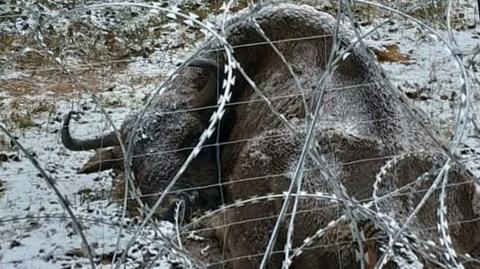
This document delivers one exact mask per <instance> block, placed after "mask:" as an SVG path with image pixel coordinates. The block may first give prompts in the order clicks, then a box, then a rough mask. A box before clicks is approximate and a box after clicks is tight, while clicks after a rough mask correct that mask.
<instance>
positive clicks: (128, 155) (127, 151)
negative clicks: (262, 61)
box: [0, 1, 478, 267]
mask: <svg viewBox="0 0 480 269" xmlns="http://www.w3.org/2000/svg"><path fill="white" fill-rule="evenodd" d="M360 2H364V3H367V2H368V1H360ZM369 3H370V2H369ZM449 4H450V5H451V1H449ZM449 10H450V9H449ZM37 15H38V14H37ZM0 17H1V16H0ZM351 19H352V18H351ZM450 23H451V20H450V21H449V25H450ZM449 33H451V30H450V31H449ZM330 37H331V35H330ZM315 38H326V36H324V37H319V36H315V37H314V36H310V37H302V38H298V39H297V40H293V39H292V40H290V39H285V40H277V41H265V42H257V43H251V44H242V45H238V46H237V47H240V46H243V47H249V46H263V45H272V44H279V43H282V42H291V41H300V40H308V39H315ZM359 40H360V41H361V38H360V39H359ZM447 45H448V44H447ZM232 48H235V47H234V46H231V47H228V49H227V47H226V50H225V51H228V50H230V49H232ZM212 51H218V50H212ZM132 62H133V61H132ZM330 67H332V66H330ZM17 68H18V67H17ZM240 68H241V67H240ZM53 70H61V71H65V70H67V69H66V67H65V66H61V67H59V68H56V69H50V71H53ZM68 70H74V69H70V67H69V69H68ZM33 71H35V72H38V71H41V70H33ZM45 71H48V70H47V69H46V70H45ZM71 75H72V73H70V74H69V76H71ZM47 82H48V81H47ZM370 85H371V84H370ZM368 86H369V85H353V86H352V87H343V88H341V89H337V90H344V89H346V88H349V89H355V88H358V87H367V88H368ZM466 87H468V86H466ZM300 96H301V94H295V95H288V96H274V97H268V98H258V99H256V100H248V101H244V102H237V103H230V104H228V103H226V102H225V103H223V106H222V105H220V106H219V105H215V106H205V107H201V108H192V109H179V110H175V111H166V112H165V114H174V113H189V112H194V111H198V110H201V109H217V110H219V111H220V110H221V109H223V108H228V107H231V106H235V105H243V104H250V103H253V102H263V101H265V100H266V101H268V102H270V101H274V100H281V99H284V98H292V97H300ZM462 99H463V97H462ZM94 101H95V100H94ZM95 102H96V101H95ZM267 104H268V103H267ZM320 105H321V104H320ZM102 112H103V114H105V115H107V114H106V113H105V111H102ZM274 114H275V113H274ZM460 114H461V113H459V114H458V115H460ZM275 115H276V114H275ZM107 117H108V116H107ZM462 117H463V116H462ZM140 118H141V117H140ZM391 119H392V118H381V119H375V120H370V121H365V123H368V122H380V121H386V120H391ZM394 119H395V120H398V119H399V118H398V117H395V118H394ZM282 120H283V119H282ZM457 120H458V118H457ZM109 122H110V125H112V126H114V125H113V123H112V122H111V120H109ZM320 122H322V121H320ZM325 122H327V121H325ZM287 123H288V121H287ZM361 123H363V122H361ZM463 123H464V119H461V120H460V121H457V125H456V130H455V133H457V132H459V128H461V127H459V126H460V125H461V124H463ZM355 124H359V122H355ZM114 128H115V127H114ZM423 128H425V127H423ZM210 130H211V129H210ZM287 135H290V136H291V135H292V134H288V133H284V134H281V135H273V136H271V137H261V138H256V137H255V138H248V139H237V140H234V141H222V142H216V143H212V144H208V145H207V144H206V143H203V144H202V143H199V144H198V145H197V146H196V147H185V148H177V149H171V150H162V151H158V152H153V153H150V152H149V153H146V154H136V155H134V154H131V152H132V151H131V150H130V149H131V145H132V144H133V143H130V144H128V143H127V145H128V147H129V149H122V151H123V156H126V158H118V159H103V160H101V162H102V161H113V160H115V161H123V162H124V165H125V168H126V169H127V171H126V174H127V178H128V177H129V176H130V174H131V173H129V171H128V169H129V168H128V167H129V165H128V160H129V159H130V160H131V159H132V158H136V157H142V156H151V155H154V154H164V153H176V152H179V151H195V150H197V149H198V150H201V149H203V148H206V147H219V146H225V145H232V144H237V143H243V142H249V141H255V140H263V139H269V138H279V137H284V136H287ZM460 137H461V135H460ZM459 141H460V140H455V143H458V142H459ZM130 142H131V141H130ZM455 143H454V144H455ZM306 148H308V147H306ZM395 156H397V155H393V156H382V157H379V158H372V159H362V160H356V161H353V162H352V163H350V164H356V163H360V162H364V161H365V162H366V161H372V160H384V159H389V158H392V157H395ZM460 162H461V163H463V161H460ZM350 164H345V163H340V164H339V165H341V166H344V165H350ZM184 166H185V167H186V166H188V163H186V164H185V165H184ZM323 168H324V169H325V168H328V167H323ZM316 169H319V168H316ZM308 171H310V170H309V169H308V168H302V169H301V173H305V172H308ZM25 174H27V173H23V175H25ZM180 174H181V173H180ZM2 176H13V174H12V175H9V174H3V173H2ZM275 176H287V177H290V175H287V173H283V174H282V175H265V176H259V177H252V178H243V179H228V181H227V182H219V183H217V184H210V185H208V186H207V185H205V186H198V187H194V188H183V189H180V190H174V189H173V188H171V189H168V188H167V190H166V191H164V192H158V193H155V194H146V195H144V194H139V195H135V197H133V198H132V197H127V195H126V194H127V193H128V189H129V186H128V182H127V181H126V185H125V198H124V199H123V201H124V202H125V203H126V201H127V200H128V199H137V200H138V199H140V198H144V197H147V195H149V196H160V199H159V200H158V201H157V204H158V205H159V204H160V202H161V200H162V198H161V197H163V196H164V195H165V194H171V193H179V192H182V191H191V190H200V189H203V188H206V187H210V186H211V187H221V186H227V185H228V184H232V183H241V182H245V181H248V180H260V179H270V178H273V177H275ZM333 179H334V180H336V179H335V178H333ZM62 181H63V180H62ZM62 181H60V182H62ZM472 181H473V180H470V181H469V182H470V183H471V182H472ZM57 182H58V181H57ZM65 182H66V180H65ZM174 182H175V180H173V181H172V182H171V186H173V184H174ZM449 184H451V183H446V179H445V180H444V181H443V184H442V186H441V190H442V191H445V190H446V189H447V188H451V187H452V186H453V185H449ZM462 184H466V183H462ZM434 187H435V188H434ZM432 189H433V190H437V189H438V186H436V185H434V186H433V187H432ZM299 191H300V188H298V189H297V191H296V192H292V193H290V192H289V194H288V195H287V196H286V197H289V196H290V195H292V197H294V198H295V199H297V198H298V197H299V195H298V193H299ZM423 192H425V191H423ZM412 193H413V192H412ZM338 194H340V193H338ZM342 196H343V195H338V197H337V198H338V199H343V198H342ZM346 197H348V196H346ZM441 199H445V198H441ZM285 200H288V198H287V199H285ZM112 201H118V200H112ZM296 201H297V200H295V203H296ZM441 201H444V200H441ZM343 203H344V205H343V206H344V207H345V208H347V209H348V208H349V207H350V206H349V205H348V204H347V203H346V202H345V201H344V202H343ZM336 206H340V204H338V203H337V205H336ZM154 208H155V206H154ZM294 208H296V207H294ZM354 208H355V205H354V206H352V209H354ZM125 210H126V206H124V211H123V212H124V215H125V212H126V211H125ZM153 211H155V210H154V209H153V210H151V211H150V213H151V212H153ZM294 211H295V209H294ZM302 212H303V211H301V210H299V211H298V212H296V213H295V212H294V213H293V214H292V215H290V216H291V219H292V220H293V217H294V216H295V215H296V214H301V213H302ZM287 215H288V213H287ZM150 217H151V215H149V216H147V218H146V219H145V220H144V222H143V223H142V225H141V227H140V228H139V229H137V231H136V232H135V233H138V231H140V230H141V229H142V228H143V227H145V224H146V222H147V221H148V219H149V218H150ZM276 217H280V218H281V214H278V215H277V216H275V218H276ZM123 218H124V217H123ZM123 218H122V219H123ZM441 218H442V217H441V215H440V219H441ZM349 219H350V220H351V221H356V219H355V218H354V217H352V216H349ZM79 220H82V219H81V218H79ZM477 220H478V219H477ZM472 221H475V220H472ZM2 222H3V220H2V219H0V223H2ZM407 223H408V222H407ZM454 224H455V223H450V222H449V223H448V225H447V226H450V225H454ZM356 226H357V225H352V227H356ZM405 226H406V225H405ZM290 227H293V226H290ZM216 228H218V227H216ZM220 228H224V227H220ZM400 233H401V230H400V232H399V233H398V234H400ZM121 234H122V232H121V230H120V232H119V237H120V235H121ZM398 234H397V236H398ZM351 235H352V237H357V236H358V235H359V233H358V232H357V231H353V232H352V234H351ZM443 236H445V232H444V233H443ZM135 240H136V236H133V237H132V238H131V240H130V241H129V244H131V242H134V241H135ZM392 242H393V243H394V242H395V240H390V241H389V243H390V244H393V243H392ZM350 243H358V245H359V251H360V252H361V254H363V248H362V247H361V244H362V240H360V239H359V238H355V240H352V242H350ZM289 247H290V246H288V247H286V248H285V253H286V254H287V256H286V257H287V258H286V261H287V262H288V252H289V251H290V249H289ZM127 250H128V244H127V247H126V248H125V252H124V253H123V254H122V260H123V259H125V255H126V253H127ZM451 250H452V248H451V247H450V246H448V245H447V246H446V249H444V251H447V252H451ZM115 253H117V252H116V251H115ZM273 253H277V252H273ZM280 253H281V252H280ZM384 253H388V249H387V251H385V252H384ZM259 255H260V256H262V255H264V256H263V257H264V259H265V257H266V258H268V251H267V255H265V253H262V254H259ZM248 257H253V256H251V255H249V256H248ZM385 257H386V256H383V257H382V259H384V258H385ZM222 260H223V259H222ZM223 261H224V262H228V261H230V260H229V259H225V260H223ZM454 263H455V261H454ZM0 264H1V263H0ZM119 264H120V263H117V266H118V265H119ZM361 264H362V266H363V262H362V263H361ZM112 266H113V264H112ZM92 267H94V266H93V265H92Z"/></svg>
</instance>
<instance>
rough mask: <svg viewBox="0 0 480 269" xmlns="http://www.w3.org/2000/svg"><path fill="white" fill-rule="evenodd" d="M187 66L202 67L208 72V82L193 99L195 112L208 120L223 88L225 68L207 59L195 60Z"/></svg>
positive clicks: (203, 119) (204, 119)
mask: <svg viewBox="0 0 480 269" xmlns="http://www.w3.org/2000/svg"><path fill="white" fill-rule="evenodd" d="M187 66H191V67H198V68H202V69H205V70H206V71H207V73H208V79H207V83H206V84H205V86H204V87H203V89H202V90H201V91H200V92H199V93H198V94H197V95H196V96H195V97H194V98H193V100H192V107H193V108H195V111H196V112H195V113H196V114H197V115H198V116H199V117H200V118H201V120H202V121H208V118H209V117H210V115H211V113H212V108H213V106H215V105H216V103H217V96H218V94H219V93H220V90H221V83H222V81H223V74H224V72H223V68H222V67H220V65H219V64H217V62H215V61H212V60H206V59H196V60H193V61H191V62H190V63H188V64H187Z"/></svg>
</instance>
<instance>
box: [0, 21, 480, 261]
mask: <svg viewBox="0 0 480 269" xmlns="http://www.w3.org/2000/svg"><path fill="white" fill-rule="evenodd" d="M395 28H396V29H397V30H394V29H395ZM441 32H442V34H443V35H444V36H445V37H447V34H446V32H445V31H441ZM422 34H424V33H422V32H421V31H420V30H419V29H418V28H416V27H414V26H411V27H410V26H405V25H402V24H401V23H397V24H395V25H389V26H387V27H386V28H383V29H381V30H380V31H379V32H378V34H376V35H375V36H374V38H373V39H372V38H371V39H369V40H368V44H370V45H372V46H375V47H382V46H383V45H385V44H391V43H396V44H397V45H398V47H399V49H400V51H401V52H402V53H405V54H408V55H409V56H410V59H409V60H408V61H407V64H405V63H398V62H394V63H389V62H385V63H383V67H384V68H385V69H386V70H387V73H388V75H389V76H390V77H391V79H392V82H393V83H394V84H395V85H397V86H398V87H399V88H400V89H401V90H403V91H405V92H408V93H409V94H411V95H412V96H413V97H414V98H412V101H413V102H414V103H415V104H416V105H417V106H418V107H421V108H422V109H423V110H424V111H425V112H426V113H428V114H429V115H430V116H431V117H432V119H433V120H436V121H438V122H439V123H440V124H441V126H442V128H444V129H445V130H444V131H445V132H446V133H451V131H452V130H451V128H452V118H453V113H454V112H456V110H455V109H457V105H458V96H459V95H458V94H457V95H455V94H454V92H458V89H459V83H460V80H459V78H460V76H459V71H458V68H456V67H455V65H454V62H453V61H452V57H451V56H450V55H449V54H448V53H447V52H446V50H445V46H444V45H443V44H441V43H440V42H438V41H437V40H435V39H432V38H430V36H429V35H427V34H425V36H424V37H423V36H422ZM454 37H455V39H456V40H457V42H458V45H459V47H460V50H461V51H462V53H463V55H464V60H465V65H468V63H467V60H469V59H471V58H472V57H474V52H475V48H476V46H478V45H479V40H480V39H479V38H480V32H479V31H478V26H477V28H473V29H464V30H461V31H454ZM186 53H187V52H186V50H184V49H178V50H176V51H170V52H168V53H167V52H161V51H158V52H156V53H154V54H152V55H150V56H149V58H147V59H144V58H137V59H136V60H134V61H133V62H132V63H130V64H129V65H128V66H127V68H126V69H125V70H123V71H120V72H119V73H117V74H114V75H112V76H111V77H110V78H109V81H108V83H106V85H104V86H105V87H102V88H103V89H108V88H110V89H111V90H103V91H101V92H100V93H99V94H100V96H101V97H102V98H105V99H106V100H109V103H108V106H107V108H106V110H107V111H108V112H109V114H110V115H111V117H112V118H113V119H114V121H115V122H116V123H121V121H122V119H124V117H125V115H127V114H128V113H129V111H130V110H133V109H135V108H138V107H140V106H141V105H142V104H143V100H144V99H145V96H147V95H148V94H149V93H150V92H151V91H152V89H153V88H154V84H155V83H158V82H159V81H158V80H159V78H163V77H165V75H166V73H168V71H170V70H171V68H172V67H173V66H174V65H173V64H175V63H178V62H180V60H181V58H183V57H184V55H186ZM165 62H169V63H167V64H162V63H165ZM478 67H479V65H478V64H473V66H472V68H470V69H469V72H471V75H472V77H473V79H472V81H471V82H472V84H471V85H472V94H471V102H472V106H471V107H472V110H473V111H472V116H473V117H475V116H477V118H478V121H477V122H478V123H479V124H480V92H479V89H478V85H479V84H478V81H476V76H478ZM132 77H136V78H138V77H143V78H148V79H146V81H147V82H145V83H142V85H141V86H138V87H136V88H135V87H134V88H131V87H127V86H121V85H130V80H131V79H132ZM55 79H56V78H55V74H53V75H49V74H47V73H43V74H33V73H32V72H20V71H19V70H10V71H9V72H6V73H5V74H2V78H1V81H2V85H7V84H8V83H17V84H18V83H19V81H20V82H21V81H22V80H25V81H27V80H35V81H42V82H44V83H42V84H39V87H38V88H36V89H35V91H27V92H25V93H22V94H20V95H19V94H18V93H13V92H12V91H8V90H1V92H0V101H1V104H0V115H10V114H11V113H12V111H13V109H14V108H13V107H16V108H15V109H17V110H20V111H21V110H22V109H27V108H28V107H30V108H31V107H36V106H38V105H39V104H42V103H48V104H49V105H50V106H51V107H52V108H53V109H48V110H46V111H40V112H38V113H35V114H32V117H33V121H34V124H32V125H30V126H27V127H22V128H20V127H18V126H14V125H11V127H12V128H11V129H13V131H14V134H15V135H16V136H17V137H18V140H19V142H20V143H22V145H24V146H25V147H27V148H28V149H29V151H30V152H31V153H32V154H34V156H35V157H36V158H37V160H38V161H39V163H40V164H41V165H42V167H43V168H44V169H46V170H47V171H48V173H49V174H50V175H51V176H52V177H53V178H54V179H55V180H56V183H57V186H58V187H59V188H60V190H61V191H62V193H63V194H64V195H65V196H66V197H67V198H68V200H69V201H70V202H71V205H72V208H73V209H74V210H75V214H76V216H77V217H78V219H79V220H80V221H82V223H83V226H84V231H85V233H86V236H87V239H88V241H89V243H90V244H91V246H92V247H93V248H94V249H95V253H96V254H97V265H98V267H99V268H110V261H111V259H112V257H113V253H114V251H115V249H116V241H117V237H118V231H119V229H120V225H123V227H124V229H123V236H122V238H121V239H122V240H121V244H120V248H119V250H118V251H121V249H122V246H124V244H125V242H126V239H128V238H129V237H130V236H131V235H132V233H133V231H134V230H135V227H136V226H135V223H136V222H135V220H133V219H127V220H126V221H125V223H120V221H121V214H122V211H121V201H120V200H119V197H118V194H117V195H116V194H115V192H114V191H113V190H112V177H111V175H110V173H109V172H102V173H98V174H91V175H79V174H76V171H77V169H78V168H79V167H80V166H81V165H82V164H83V163H84V162H85V161H86V160H87V159H88V157H89V156H90V155H91V153H90V152H70V151H68V150H66V149H65V148H63V147H62V145H61V144H60V143H59V136H58V130H59V128H60V126H61V119H62V116H63V115H64V114H65V113H66V112H67V111H69V110H71V109H74V110H81V111H83V112H84V115H83V116H82V117H81V119H80V121H79V122H75V123H74V125H75V128H74V130H75V134H76V135H77V136H91V135H96V134H99V133H101V132H102V130H103V129H104V128H105V126H106V124H105V121H104V119H103V118H102V117H101V113H100V112H99V111H98V109H97V108H96V106H95V105H94V104H93V103H92V101H91V100H90V99H89V96H88V95H85V94H82V95H78V94H73V93H65V92H62V93H58V92H55V91H49V90H48V89H49V86H50V84H49V82H52V83H53V81H55ZM113 86H114V87H113ZM5 118H6V117H1V120H2V124H4V122H3V121H4V120H5ZM479 137H480V133H478V132H477V133H476V132H475V130H474V128H473V125H472V123H471V122H469V124H468V130H467V132H466V138H465V139H464V144H465V145H464V148H468V149H469V150H463V151H462V156H463V157H464V159H465V161H466V162H467V165H468V166H469V167H471V168H472V171H473V172H474V173H476V174H477V176H480V154H479V153H480V138H479ZM4 140H5V141H7V142H8V140H6V139H4ZM0 150H2V152H3V153H4V155H6V156H7V157H9V160H8V161H3V162H1V161H0V268H2V269H3V268H5V269H7V268H26V269H27V268H45V269H47V268H87V267H88V259H87V258H86V254H85V253H84V252H83V251H82V248H81V240H80V237H79V235H78V234H77V233H75V231H74V230H73V228H72V222H71V220H70V219H69V218H68V216H67V215H66V213H65V211H64V210H63V209H62V207H61V206H60V205H59V203H58V199H57V197H56V196H55V194H54V193H53V191H52V190H51V189H50V188H49V187H48V186H47V184H46V182H45V180H44V179H43V178H42V177H41V176H39V173H38V171H37V170H36V169H35V168H34V167H33V166H32V165H31V163H30V162H29V160H28V159H27V158H26V157H25V156H24V155H23V154H22V153H20V152H19V151H18V150H17V149H15V148H14V147H13V148H12V147H10V146H9V145H3V149H2V144H0ZM159 227H160V228H159V229H160V231H161V232H162V233H164V234H165V235H166V236H169V237H172V236H174V235H173V231H172V229H171V228H172V225H171V224H168V223H161V224H160V225H159ZM157 254H159V255H160V256H161V257H162V258H161V259H159V260H158V264H157V266H156V267H157V268H170V266H171V263H172V261H174V260H175V259H176V256H175V255H174V254H172V253H170V252H169V251H168V250H167V249H165V248H164V247H163V243H162V240H161V235H160V232H159V230H157V229H155V228H153V227H147V229H145V231H143V236H140V239H139V240H138V242H137V244H136V245H135V247H134V248H132V249H131V250H130V251H129V254H128V264H127V267H128V268H140V266H141V264H142V263H143V262H146V261H148V260H149V259H151V257H153V256H155V255H157Z"/></svg>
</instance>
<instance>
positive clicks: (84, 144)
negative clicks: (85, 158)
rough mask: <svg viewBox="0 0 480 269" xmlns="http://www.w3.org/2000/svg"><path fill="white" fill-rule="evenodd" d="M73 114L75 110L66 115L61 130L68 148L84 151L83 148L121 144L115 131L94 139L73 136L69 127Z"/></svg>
mask: <svg viewBox="0 0 480 269" xmlns="http://www.w3.org/2000/svg"><path fill="white" fill-rule="evenodd" d="M72 114H73V111H70V112H68V114H67V115H66V116H65V120H64V121H63V125H62V130H61V138H62V143H63V145H64V146H65V147H66V148H67V149H69V150H73V151H83V150H90V149H99V148H107V147H113V146H118V145H120V143H119V142H118V139H117V137H116V135H115V132H111V133H109V134H106V135H104V136H102V137H98V138H93V139H85V140H78V139H75V138H73V137H72V136H71V135H70V127H69V125H70V119H71V117H72Z"/></svg>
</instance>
